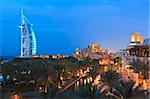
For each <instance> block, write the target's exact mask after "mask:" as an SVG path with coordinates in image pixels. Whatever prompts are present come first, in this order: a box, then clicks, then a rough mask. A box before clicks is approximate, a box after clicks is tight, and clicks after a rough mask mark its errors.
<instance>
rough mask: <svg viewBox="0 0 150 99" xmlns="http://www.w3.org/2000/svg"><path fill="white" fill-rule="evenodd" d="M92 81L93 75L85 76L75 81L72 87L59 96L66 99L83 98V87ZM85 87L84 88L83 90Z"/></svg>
mask: <svg viewBox="0 0 150 99" xmlns="http://www.w3.org/2000/svg"><path fill="white" fill-rule="evenodd" d="M90 83H92V77H84V78H81V79H80V80H78V81H77V82H76V83H74V84H73V85H72V86H71V87H70V88H68V89H67V90H65V91H64V92H62V93H61V94H59V96H58V97H61V98H65V99H79V98H81V96H80V94H82V95H83V94H84V91H83V90H86V89H83V88H86V85H87V84H90ZM82 89H83V90H82Z"/></svg>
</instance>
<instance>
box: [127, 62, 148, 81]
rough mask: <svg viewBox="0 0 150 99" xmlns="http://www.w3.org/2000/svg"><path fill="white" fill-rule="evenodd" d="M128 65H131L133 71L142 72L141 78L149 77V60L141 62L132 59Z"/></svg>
mask: <svg viewBox="0 0 150 99" xmlns="http://www.w3.org/2000/svg"><path fill="white" fill-rule="evenodd" d="M130 65H132V66H133V70H134V72H136V73H140V72H141V73H142V76H143V79H148V78H149V62H143V61H140V60H139V59H137V60H133V62H131V63H130Z"/></svg>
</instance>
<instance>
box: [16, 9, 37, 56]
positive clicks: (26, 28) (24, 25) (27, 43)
mask: <svg viewBox="0 0 150 99" xmlns="http://www.w3.org/2000/svg"><path fill="white" fill-rule="evenodd" d="M19 27H20V29H21V55H20V57H31V56H32V55H35V54H36V49H37V45H36V37H35V33H34V31H33V29H32V24H30V22H29V21H28V19H27V18H26V17H25V16H24V13H23V10H22V12H21V25H20V26H19Z"/></svg>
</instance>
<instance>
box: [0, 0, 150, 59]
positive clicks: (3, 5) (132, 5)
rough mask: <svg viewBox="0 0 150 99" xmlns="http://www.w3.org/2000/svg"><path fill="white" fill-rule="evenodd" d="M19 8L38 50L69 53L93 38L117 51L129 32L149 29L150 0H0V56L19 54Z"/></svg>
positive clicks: (40, 51)
mask: <svg viewBox="0 0 150 99" xmlns="http://www.w3.org/2000/svg"><path fill="white" fill-rule="evenodd" d="M21 8H23V9H24V15H25V16H26V17H27V18H28V19H29V21H30V22H31V23H32V24H33V29H34V31H35V35H36V39H37V54H56V53H60V54H71V53H72V52H74V51H75V48H79V49H83V48H85V47H87V45H88V44H89V43H92V42H99V43H100V45H101V46H102V47H103V48H106V49H108V50H113V51H118V50H119V49H121V48H126V47H127V46H128V45H129V38H130V33H131V32H136V31H139V32H141V35H142V36H144V37H145V38H146V37H147V36H148V32H149V30H148V28H149V23H148V21H149V20H148V18H149V12H148V11H149V0H0V56H16V55H20V36H21V33H20V29H19V25H20V23H21Z"/></svg>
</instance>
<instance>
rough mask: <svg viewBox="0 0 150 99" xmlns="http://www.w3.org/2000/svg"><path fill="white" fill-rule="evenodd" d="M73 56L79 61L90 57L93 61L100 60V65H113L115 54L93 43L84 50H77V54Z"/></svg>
mask: <svg viewBox="0 0 150 99" xmlns="http://www.w3.org/2000/svg"><path fill="white" fill-rule="evenodd" d="M72 56H73V57H74V58H77V59H78V60H82V59H84V58H86V57H90V58H91V59H96V60H99V64H110V63H111V64H113V59H114V53H112V52H109V51H108V50H107V49H104V48H102V47H101V46H100V45H99V44H98V43H91V44H89V45H88V47H87V48H84V49H83V50H79V49H78V48H76V52H74V53H73V54H72Z"/></svg>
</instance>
